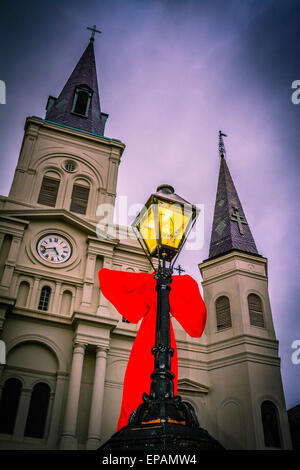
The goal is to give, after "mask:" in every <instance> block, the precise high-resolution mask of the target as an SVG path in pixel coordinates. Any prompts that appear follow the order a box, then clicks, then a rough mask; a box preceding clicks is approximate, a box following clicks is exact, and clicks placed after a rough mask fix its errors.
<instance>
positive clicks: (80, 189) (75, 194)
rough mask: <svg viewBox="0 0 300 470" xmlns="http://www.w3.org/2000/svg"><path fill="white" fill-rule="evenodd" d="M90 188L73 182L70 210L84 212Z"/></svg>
mask: <svg viewBox="0 0 300 470" xmlns="http://www.w3.org/2000/svg"><path fill="white" fill-rule="evenodd" d="M89 193H90V188H86V187H84V186H79V185H76V184H74V186H73V191H72V196H71V199H72V202H71V207H70V211H72V212H77V213H78V214H85V213H86V208H87V204H88V199H89Z"/></svg>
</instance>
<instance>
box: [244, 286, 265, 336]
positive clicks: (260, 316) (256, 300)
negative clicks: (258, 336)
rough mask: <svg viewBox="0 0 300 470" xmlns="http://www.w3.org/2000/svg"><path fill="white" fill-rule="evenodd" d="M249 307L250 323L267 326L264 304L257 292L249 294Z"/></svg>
mask: <svg viewBox="0 0 300 470" xmlns="http://www.w3.org/2000/svg"><path fill="white" fill-rule="evenodd" d="M248 308H249V317H250V325H253V326H260V327H262V328H263V327H264V326H265V320H264V313H263V306H262V301H261V298H260V297H258V295H256V294H249V295H248Z"/></svg>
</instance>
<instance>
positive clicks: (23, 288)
mask: <svg viewBox="0 0 300 470" xmlns="http://www.w3.org/2000/svg"><path fill="white" fill-rule="evenodd" d="M29 289H30V287H29V284H28V282H26V281H22V282H21V283H20V285H19V291H18V297H17V305H19V306H20V307H26V305H27V299H28V294H29Z"/></svg>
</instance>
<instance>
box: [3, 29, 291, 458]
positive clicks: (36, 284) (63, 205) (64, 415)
mask: <svg viewBox="0 0 300 470" xmlns="http://www.w3.org/2000/svg"><path fill="white" fill-rule="evenodd" d="M93 42H94V41H93V38H91V40H90V42H89V44H88V46H87V48H86V49H85V51H84V53H83V55H82V56H81V58H80V60H79V62H78V63H77V65H76V67H75V68H74V70H73V72H72V74H71V76H70V78H69V79H68V81H67V83H66V85H65V87H64V88H63V90H62V92H61V93H60V95H59V96H58V98H54V97H49V100H48V104H47V112H46V117H45V119H42V118H38V117H29V118H27V119H26V123H25V131H24V138H23V143H22V146H21V151H20V155H19V159H18V162H17V166H16V170H15V174H14V179H13V182H12V185H11V189H10V192H9V195H8V196H7V197H5V196H1V198H0V219H1V220H0V246H1V254H0V339H1V340H3V341H4V342H5V345H6V364H1V365H0V396H1V400H0V449H96V448H98V447H99V446H100V445H101V444H102V443H103V442H105V441H106V440H107V439H109V437H110V436H111V435H112V434H113V433H114V432H115V429H116V424H117V420H118V417H119V412H120V406H121V398H122V384H123V378H124V373H125V369H126V364H127V361H128V358H129V355H130V351H131V347H132V344H133V341H134V339H135V336H136V333H137V330H138V326H139V325H134V324H130V323H127V322H124V321H123V319H122V317H121V316H120V314H119V313H118V312H117V311H116V310H115V309H114V308H113V307H112V305H111V304H109V302H108V301H107V300H106V299H105V297H104V296H103V295H102V293H101V291H100V289H99V283H98V276H97V274H98V271H99V270H100V269H101V268H102V267H106V268H110V269H116V270H124V271H133V272H150V271H151V267H150V265H149V263H148V261H147V259H146V257H145V255H144V253H143V251H142V250H141V248H140V247H139V245H138V243H137V242H136V241H135V240H134V239H124V237H122V236H120V231H122V227H121V228H120V227H117V232H116V235H115V236H106V234H105V233H104V232H102V231H101V229H99V228H98V229H97V224H98V221H99V218H98V217H97V208H98V207H99V206H101V204H106V203H108V204H114V201H115V198H116V186H117V178H118V169H119V164H120V161H121V158H122V154H123V151H124V148H125V145H124V144H123V143H122V142H121V141H119V140H116V139H110V138H107V137H105V136H104V127H105V122H106V119H107V117H108V115H107V114H105V113H103V112H101V108H100V99H99V92H98V85H97V73H96V65H95V57H94V44H93ZM220 139H222V137H220ZM221 142H222V141H221ZM124 164H126V161H125V162H124ZM199 269H200V272H201V275H202V278H203V293H204V300H205V303H206V306H207V312H208V320H207V325H206V328H205V333H204V334H203V336H202V337H201V338H200V339H198V338H191V337H189V336H188V335H187V334H186V333H185V332H184V330H183V329H182V328H181V326H180V325H179V324H178V323H177V322H176V320H175V319H174V318H172V321H173V326H174V330H175V334H176V341H177V347H178V360H179V372H178V393H179V394H180V395H181V396H182V397H183V398H184V400H185V401H187V402H190V403H191V404H192V405H193V407H194V409H195V411H196V413H197V416H198V419H199V422H200V425H201V427H203V428H205V429H207V431H208V432H209V433H210V434H211V435H212V436H213V437H215V438H216V439H217V440H218V441H220V442H221V444H223V446H224V447H225V448H227V449H270V448H274V449H276V448H281V449H289V448H291V442H290V434H289V427H288V419H287V412H286V405H285V399H284V393H283V387H282V379H281V372H280V358H279V356H278V341H277V339H276V336H275V332H274V327H273V321H272V312H271V308H270V301H269V295H268V277H267V259H266V258H264V257H263V256H261V255H260V254H258V252H257V249H256V246H255V243H254V240H253V237H252V234H251V232H250V228H249V226H248V224H247V221H246V217H245V214H244V212H243V208H242V206H241V203H240V201H239V198H238V195H237V192H236V189H235V187H234V184H233V181H232V179H231V176H230V173H229V169H228V167H227V163H226V158H225V152H224V151H221V153H220V174H219V183H218V189H217V198H216V206H215V214H214V221H213V228H212V238H211V244H210V254H209V258H208V259H207V260H205V261H203V262H202V263H201V264H200V265H199ZM137 380H138V378H137Z"/></svg>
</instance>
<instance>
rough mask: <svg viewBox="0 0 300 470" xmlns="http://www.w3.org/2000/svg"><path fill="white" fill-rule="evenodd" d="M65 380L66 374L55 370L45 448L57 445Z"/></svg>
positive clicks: (53, 447) (52, 447) (54, 447)
mask: <svg viewBox="0 0 300 470" xmlns="http://www.w3.org/2000/svg"><path fill="white" fill-rule="evenodd" d="M65 382H66V374H65V373H63V372H57V379H56V387H55V396H54V402H53V408H52V413H51V423H50V428H49V434H48V440H47V448H49V449H52V450H53V449H56V448H57V445H58V429H59V422H60V416H61V412H62V405H63V397H64V386H65Z"/></svg>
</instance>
